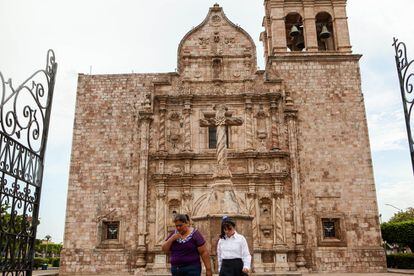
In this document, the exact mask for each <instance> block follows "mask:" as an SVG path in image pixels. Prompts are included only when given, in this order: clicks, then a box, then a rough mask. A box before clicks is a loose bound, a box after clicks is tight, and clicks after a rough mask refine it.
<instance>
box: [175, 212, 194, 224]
mask: <svg viewBox="0 0 414 276" xmlns="http://www.w3.org/2000/svg"><path fill="white" fill-rule="evenodd" d="M176 221H180V222H183V223H189V222H190V217H189V216H188V215H187V214H176V215H175V217H174V222H176Z"/></svg>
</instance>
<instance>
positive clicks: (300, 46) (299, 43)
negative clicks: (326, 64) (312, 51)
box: [295, 36, 305, 51]
mask: <svg viewBox="0 0 414 276" xmlns="http://www.w3.org/2000/svg"><path fill="white" fill-rule="evenodd" d="M295 46H296V49H298V50H299V51H302V50H303V49H305V40H304V39H303V36H300V37H299V38H298V41H297V42H296V45H295Z"/></svg>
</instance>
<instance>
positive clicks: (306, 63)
mask: <svg viewBox="0 0 414 276" xmlns="http://www.w3.org/2000/svg"><path fill="white" fill-rule="evenodd" d="M359 58H360V56H357V55H343V54H342V55H335V54H315V55H312V54H304V53H301V55H300V56H299V55H296V56H292V55H290V56H288V55H279V56H278V57H275V58H273V59H272V69H273V70H274V72H275V73H277V74H278V75H279V76H280V77H281V78H282V79H283V80H284V83H285V85H286V86H285V87H286V92H287V93H289V94H290V95H291V97H292V99H293V101H294V104H295V105H296V106H298V107H299V112H298V131H299V134H298V140H299V141H298V144H299V160H300V175H301V194H302V199H303V218H304V227H305V239H306V251H307V260H308V263H309V264H311V266H312V267H313V269H315V270H328V271H329V270H330V269H331V268H333V267H335V270H336V271H364V270H365V271H381V270H384V269H385V262H384V254H383V251H382V249H381V247H380V245H381V237H380V228H379V219H378V209H377V203H376V194H375V185H374V178H373V172H372V161H371V153H370V147H369V140H368V130H367V124H366V116H365V108H364V101H363V95H362V93H361V81H360V72H359V65H358V60H359ZM324 217H325V218H329V217H337V218H339V219H340V220H342V221H343V222H342V224H341V231H343V232H344V233H343V237H342V240H343V241H342V243H340V244H338V245H336V246H335V245H332V244H328V245H324V244H323V242H322V243H321V239H322V237H321V235H322V234H321V233H322V229H321V218H324ZM335 252H347V253H346V254H345V255H344V256H343V257H340V256H342V255H341V254H342V253H341V254H339V253H338V254H339V255H337V253H335ZM351 252H353V253H351ZM358 252H363V253H361V254H359V253H358ZM365 254H367V255H365ZM362 256H363V257H362ZM367 256H369V258H367ZM373 263H375V265H373Z"/></svg>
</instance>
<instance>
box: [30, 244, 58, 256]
mask: <svg viewBox="0 0 414 276" xmlns="http://www.w3.org/2000/svg"><path fill="white" fill-rule="evenodd" d="M61 250H62V245H61V244H57V243H49V244H47V243H40V242H39V243H38V242H36V245H35V251H36V252H37V253H38V254H43V253H45V254H46V256H52V254H54V255H59V254H60V251H61Z"/></svg>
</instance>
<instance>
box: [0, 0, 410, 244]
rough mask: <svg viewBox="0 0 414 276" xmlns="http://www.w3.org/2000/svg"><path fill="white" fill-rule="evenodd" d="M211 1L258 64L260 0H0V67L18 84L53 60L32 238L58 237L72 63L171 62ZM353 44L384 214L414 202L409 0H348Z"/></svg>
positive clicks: (142, 68)
mask: <svg viewBox="0 0 414 276" xmlns="http://www.w3.org/2000/svg"><path fill="white" fill-rule="evenodd" d="M215 2H218V3H219V4H220V5H221V6H223V7H224V11H225V13H226V14H227V16H228V17H229V19H230V20H232V21H233V22H234V23H237V24H239V25H240V26H241V27H243V28H244V29H245V30H246V31H247V32H248V33H249V34H250V35H251V36H252V37H253V39H254V40H255V42H256V46H257V51H258V53H257V54H258V63H259V64H258V66H259V67H260V68H263V67H264V65H263V58H262V55H263V50H262V45H261V43H260V42H259V34H260V32H261V31H262V26H261V22H262V18H263V16H264V10H263V1H262V0H255V1H253V0H216V1H213V0H158V1H155V0H152V1H144V0H123V1H115V0H82V1H81V0H70V1H69V0H0V71H1V72H2V73H3V75H4V76H5V78H6V79H7V78H12V79H13V82H14V83H15V84H19V83H20V82H22V81H23V80H25V79H26V78H27V77H28V76H29V75H30V74H31V73H32V72H33V71H34V70H35V69H39V68H43V67H44V63H45V58H46V52H47V50H48V49H49V48H52V49H54V51H55V53H56V57H57V62H58V63H59V69H58V77H57V83H56V87H55V98H54V103H53V112H52V119H51V128H50V133H49V142H48V148H47V152H46V169H45V176H44V184H43V190H42V201H41V210H40V217H41V224H40V226H39V229H38V238H43V237H44V236H45V235H47V234H50V235H51V236H52V239H53V240H54V241H56V242H61V241H62V240H63V229H64V220H65V208H66V194H67V185H68V174H69V161H70V151H71V143H72V127H73V117H74V107H75V97H76V82H77V74H78V73H89V72H92V73H93V74H102V73H114V74H116V73H130V72H135V73H141V72H142V73H144V72H171V71H174V69H175V68H176V61H177V57H176V55H177V47H178V44H179V42H180V40H181V38H182V37H183V36H184V35H185V34H186V33H187V32H188V31H189V30H190V29H191V28H192V27H194V26H197V25H198V24H199V23H200V22H201V21H202V20H203V19H204V18H205V16H206V14H207V12H208V8H209V7H211V6H212V5H213V4H214V3H215ZM348 16H349V25H350V33H351V42H352V45H353V50H354V53H358V54H363V58H362V59H361V73H362V81H363V93H364V96H365V105H366V110H367V116H368V127H369V133H370V141H371V149H372V156H373V163H374V173H375V180H376V188H377V195H378V206H379V209H380V213H381V214H382V218H383V220H387V219H389V218H390V217H391V216H392V214H393V213H394V212H395V211H396V209H394V208H393V207H391V206H388V205H386V204H391V205H394V206H396V207H398V208H401V209H405V208H407V207H409V206H414V178H413V172H412V169H411V163H410V156H409V151H408V143H407V135H406V132H405V123H404V116H403V112H402V104H401V95H400V92H399V85H398V80H397V75H396V70H395V63H394V53H393V51H394V50H393V47H392V46H391V44H392V38H393V36H397V37H399V38H400V39H401V40H403V41H405V42H406V44H407V46H408V49H409V55H410V57H411V58H412V59H414V35H413V34H414V24H413V21H412V18H413V16H414V1H412V0H393V1H389V0H364V1H361V0H348Z"/></svg>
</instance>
